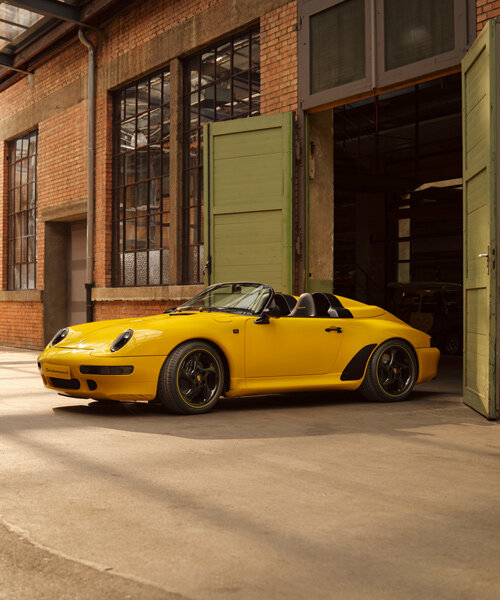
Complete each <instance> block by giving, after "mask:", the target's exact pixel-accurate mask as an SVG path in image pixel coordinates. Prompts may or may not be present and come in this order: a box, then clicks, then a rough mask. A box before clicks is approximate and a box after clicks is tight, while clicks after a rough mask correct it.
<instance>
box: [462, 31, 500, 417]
mask: <svg viewBox="0 0 500 600" xmlns="http://www.w3.org/2000/svg"><path fill="white" fill-rule="evenodd" d="M499 26H500V24H498V23H496V22H495V21H489V22H488V23H487V25H486V27H485V28H484V30H483V31H482V32H481V34H480V35H479V37H478V38H477V39H476V41H475V42H474V44H473V45H472V46H471V48H470V50H469V51H468V52H467V54H466V56H465V58H464V60H463V63H462V102H463V110H462V114H463V185H464V402H465V403H466V404H467V405H469V406H471V407H472V408H474V409H475V410H477V411H478V412H480V413H481V414H483V415H484V416H486V417H488V418H489V419H495V418H497V417H498V408H499V407H498V393H497V385H498V378H497V366H496V365H497V360H496V352H497V348H496V342H497V318H496V309H497V294H496V277H497V258H496V253H497V194H498V185H497V177H498V169H497V150H498V115H497V107H498V97H497V94H498V93H497V85H498V82H499V79H498V66H499V62H500V61H499V57H498V40H499V39H500V37H499V33H500V32H499Z"/></svg>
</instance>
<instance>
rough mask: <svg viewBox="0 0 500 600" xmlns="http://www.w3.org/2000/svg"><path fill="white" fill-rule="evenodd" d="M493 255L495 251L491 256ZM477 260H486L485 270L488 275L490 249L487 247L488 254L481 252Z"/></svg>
mask: <svg viewBox="0 0 500 600" xmlns="http://www.w3.org/2000/svg"><path fill="white" fill-rule="evenodd" d="M494 254H495V250H493V255H494ZM477 257H478V258H485V259H486V269H487V271H488V275H489V274H490V247H489V246H488V252H481V254H478V255H477Z"/></svg>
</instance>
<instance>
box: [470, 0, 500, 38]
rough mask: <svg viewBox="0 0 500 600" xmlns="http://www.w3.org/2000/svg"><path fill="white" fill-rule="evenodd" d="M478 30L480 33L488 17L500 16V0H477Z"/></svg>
mask: <svg viewBox="0 0 500 600" xmlns="http://www.w3.org/2000/svg"><path fill="white" fill-rule="evenodd" d="M476 7H477V32H478V33H479V32H480V31H481V30H482V28H483V27H484V24H485V23H486V21H488V19H494V18H495V17H500V1H499V0H476Z"/></svg>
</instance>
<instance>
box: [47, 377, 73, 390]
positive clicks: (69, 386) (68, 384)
mask: <svg viewBox="0 0 500 600" xmlns="http://www.w3.org/2000/svg"><path fill="white" fill-rule="evenodd" d="M49 379H50V383H51V385H52V386H53V387H55V388H59V389H61V390H79V389H80V382H79V381H78V379H59V378H58V377H49Z"/></svg>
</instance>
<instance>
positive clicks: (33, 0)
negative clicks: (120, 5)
mask: <svg viewBox="0 0 500 600" xmlns="http://www.w3.org/2000/svg"><path fill="white" fill-rule="evenodd" d="M4 2H6V3H7V4H10V5H11V6H16V7H17V8H23V9H24V10H29V11H31V12H35V13H37V14H39V15H43V16H44V17H51V18H53V19H60V20H61V21H69V22H70V23H77V24H78V25H81V26H82V27H90V26H89V25H87V24H85V23H83V22H82V20H81V15H80V10H79V9H78V8H76V7H75V6H72V5H71V4H65V3H64V2H59V0H4ZM92 29H95V28H94V27H92Z"/></svg>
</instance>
